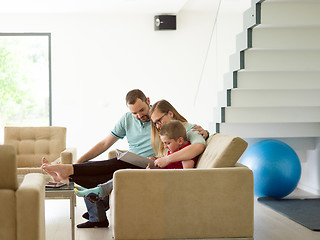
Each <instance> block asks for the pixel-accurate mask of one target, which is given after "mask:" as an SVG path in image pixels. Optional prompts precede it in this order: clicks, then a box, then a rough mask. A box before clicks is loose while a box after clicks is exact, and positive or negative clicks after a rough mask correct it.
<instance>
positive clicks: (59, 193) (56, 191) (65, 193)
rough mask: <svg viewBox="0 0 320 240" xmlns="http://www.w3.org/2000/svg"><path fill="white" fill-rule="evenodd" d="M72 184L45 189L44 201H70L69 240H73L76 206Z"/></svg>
mask: <svg viewBox="0 0 320 240" xmlns="http://www.w3.org/2000/svg"><path fill="white" fill-rule="evenodd" d="M73 188H74V183H73V182H70V183H69V185H66V186H63V187H60V188H46V199H69V200H70V219H71V237H72V238H71V239H72V240H75V229H74V225H75V217H74V215H75V214H74V208H75V206H76V196H75V193H74V190H73Z"/></svg>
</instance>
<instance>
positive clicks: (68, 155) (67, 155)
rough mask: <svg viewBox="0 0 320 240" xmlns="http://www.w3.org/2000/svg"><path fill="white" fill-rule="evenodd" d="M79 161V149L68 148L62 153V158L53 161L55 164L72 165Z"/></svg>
mask: <svg viewBox="0 0 320 240" xmlns="http://www.w3.org/2000/svg"><path fill="white" fill-rule="evenodd" d="M75 161H77V149H76V148H66V149H65V150H64V151H63V152H61V153H60V157H59V158H57V159H56V160H55V161H53V163H54V164H59V163H62V164H72V163H74V162H75Z"/></svg>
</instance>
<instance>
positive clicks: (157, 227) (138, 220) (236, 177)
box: [111, 167, 254, 239]
mask: <svg viewBox="0 0 320 240" xmlns="http://www.w3.org/2000/svg"><path fill="white" fill-rule="evenodd" d="M112 197H113V198H114V199H112V207H111V215H112V216H111V217H112V220H113V221H114V222H113V225H114V229H113V231H114V232H113V234H114V237H115V239H130V238H131V239H133V237H134V238H135V239H161V238H162V239H167V238H215V237H216V238H222V237H252V236H253V204H254V201H253V199H254V198H253V174H252V171H251V170H249V169H248V168H247V167H230V168H219V169H188V170H164V169H159V170H144V169H141V170H134V169H130V170H128V169H126V170H119V171H117V172H115V174H114V190H113V194H112Z"/></svg>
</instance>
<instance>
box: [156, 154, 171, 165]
mask: <svg viewBox="0 0 320 240" xmlns="http://www.w3.org/2000/svg"><path fill="white" fill-rule="evenodd" d="M169 163H170V161H169V158H168V157H167V156H166V157H162V158H158V159H156V160H155V161H154V165H155V166H156V167H159V168H164V167H166V166H168V165H169Z"/></svg>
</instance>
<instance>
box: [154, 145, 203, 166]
mask: <svg viewBox="0 0 320 240" xmlns="http://www.w3.org/2000/svg"><path fill="white" fill-rule="evenodd" d="M205 148H206V147H205V145H204V144H202V143H194V144H191V145H190V146H187V147H185V148H183V149H181V150H179V151H177V152H175V153H172V154H170V155H169V156H165V157H162V158H158V159H157V160H155V161H154V165H155V166H156V167H161V168H164V167H166V166H168V164H169V163H172V162H178V161H183V160H185V159H192V158H194V157H196V156H198V155H199V154H201V153H203V151H204V149H205Z"/></svg>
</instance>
